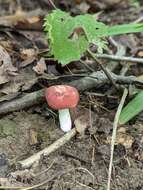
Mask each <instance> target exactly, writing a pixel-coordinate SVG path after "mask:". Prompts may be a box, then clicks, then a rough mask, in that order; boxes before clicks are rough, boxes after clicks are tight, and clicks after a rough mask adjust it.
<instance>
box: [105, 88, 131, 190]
mask: <svg viewBox="0 0 143 190" xmlns="http://www.w3.org/2000/svg"><path fill="white" fill-rule="evenodd" d="M127 94H128V90H127V89H126V88H125V89H124V92H123V96H122V99H121V101H120V104H119V106H118V109H117V112H116V115H115V118H114V123H113V133H112V140H111V156H110V163H109V171H108V182H107V190H110V185H111V175H112V165H113V154H114V145H115V140H116V133H117V127H118V122H119V117H120V113H121V110H122V108H123V105H124V102H125V99H126V97H127Z"/></svg>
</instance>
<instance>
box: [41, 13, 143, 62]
mask: <svg viewBox="0 0 143 190" xmlns="http://www.w3.org/2000/svg"><path fill="white" fill-rule="evenodd" d="M44 30H45V32H46V36H47V39H48V41H49V47H50V54H51V55H53V56H54V58H55V59H56V60H58V62H59V63H61V64H62V65H66V64H68V63H70V62H71V61H76V60H79V59H80V57H81V56H82V55H83V54H84V52H86V50H87V49H88V48H89V46H90V45H91V44H95V45H96V46H97V47H98V52H99V53H102V50H103V49H105V48H107V42H106V40H105V37H108V36H113V35H119V34H125V33H133V32H142V31H143V24H142V23H141V24H123V25H115V26H107V25H105V24H104V23H102V22H98V21H97V20H96V16H95V15H90V14H85V15H79V16H76V17H72V16H70V15H69V13H66V12H63V11H61V10H59V9H57V10H54V11H53V12H52V13H51V14H48V15H47V16H46V17H45V23H44Z"/></svg>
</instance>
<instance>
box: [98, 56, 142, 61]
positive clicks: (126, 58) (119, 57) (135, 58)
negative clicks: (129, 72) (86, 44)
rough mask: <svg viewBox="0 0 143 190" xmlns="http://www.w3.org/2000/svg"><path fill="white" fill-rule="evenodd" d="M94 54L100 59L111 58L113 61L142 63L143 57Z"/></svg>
mask: <svg viewBox="0 0 143 190" xmlns="http://www.w3.org/2000/svg"><path fill="white" fill-rule="evenodd" d="M95 56H97V58H100V59H111V60H115V61H126V62H132V63H143V58H137V57H127V56H119V55H108V54H95Z"/></svg>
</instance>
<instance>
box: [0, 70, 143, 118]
mask: <svg viewBox="0 0 143 190" xmlns="http://www.w3.org/2000/svg"><path fill="white" fill-rule="evenodd" d="M108 72H110V75H111V77H112V78H113V79H114V81H116V83H119V84H127V85H129V84H141V85H143V80H140V79H138V78H137V77H135V76H121V75H116V74H114V73H112V72H111V71H109V70H108ZM48 80H50V79H48ZM51 80H53V79H51ZM106 83H109V80H108V78H107V76H106V75H105V74H104V72H103V71H97V72H93V73H91V74H90V75H87V76H86V77H83V78H81V79H78V80H74V81H72V82H69V83H65V84H68V85H71V86H74V87H75V88H77V89H78V90H79V91H85V90H89V89H91V88H96V87H97V86H99V85H104V84H106ZM44 101H45V98H44V90H38V91H36V92H32V93H28V94H26V95H24V96H22V97H19V98H17V99H13V100H11V101H6V102H2V103H0V115H2V114H7V113H10V112H13V111H18V110H22V109H25V108H29V107H31V106H33V105H35V104H39V103H41V102H44Z"/></svg>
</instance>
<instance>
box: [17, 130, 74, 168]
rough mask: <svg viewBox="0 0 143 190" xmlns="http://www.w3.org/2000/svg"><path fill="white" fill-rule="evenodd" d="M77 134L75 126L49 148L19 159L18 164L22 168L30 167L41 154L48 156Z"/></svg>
mask: <svg viewBox="0 0 143 190" xmlns="http://www.w3.org/2000/svg"><path fill="white" fill-rule="evenodd" d="M75 135H76V128H73V129H72V130H71V131H69V132H68V133H66V134H65V135H64V136H63V137H61V138H60V139H58V140H57V141H55V142H54V143H53V144H51V145H50V146H48V147H47V148H44V149H43V150H41V151H39V152H37V153H36V154H34V155H32V156H30V157H29V158H27V159H25V160H22V161H19V162H18V165H19V166H20V168H22V169H24V168H29V167H30V166H31V165H32V164H33V163H34V162H37V161H39V160H40V158H41V156H42V155H43V156H48V155H49V154H51V153H52V152H54V151H56V150H57V149H59V148H60V147H61V146H63V145H64V144H65V143H67V142H68V141H69V140H70V139H71V138H72V137H74V136H75Z"/></svg>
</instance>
